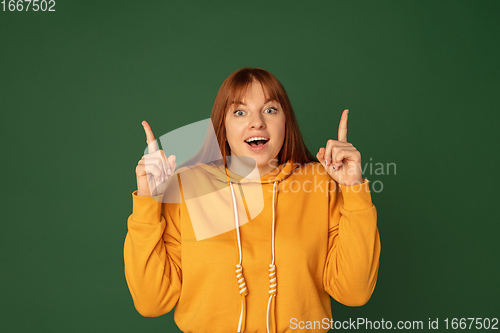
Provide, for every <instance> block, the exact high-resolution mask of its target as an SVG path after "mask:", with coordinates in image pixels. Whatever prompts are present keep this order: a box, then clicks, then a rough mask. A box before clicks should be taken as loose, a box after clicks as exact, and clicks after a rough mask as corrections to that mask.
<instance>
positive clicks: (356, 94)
mask: <svg viewBox="0 0 500 333" xmlns="http://www.w3.org/2000/svg"><path fill="white" fill-rule="evenodd" d="M2 6H3V5H2ZM55 9H56V11H55V12H41V11H39V12H33V11H29V12H10V11H8V10H7V11H1V12H0V50H1V53H0V110H1V123H0V126H1V130H0V133H1V135H2V163H1V172H2V185H3V186H2V191H1V194H0V195H1V202H2V215H1V223H0V247H1V248H0V258H1V273H0V285H1V287H0V288H1V290H0V292H1V296H0V307H1V308H0V329H1V330H2V331H3V332H178V331H179V330H178V329H177V327H176V325H175V323H174V321H173V311H172V312H171V313H169V314H167V315H165V316H162V317H159V318H143V317H142V316H141V315H140V314H139V313H138V312H137V311H136V310H135V308H134V306H133V303H132V299H131V296H130V293H129V291H128V288H127V285H126V281H125V277H124V272H123V265H124V264H123V252H122V251H123V241H124V239H125V235H126V232H127V228H126V221H127V218H128V216H129V215H130V214H131V211H132V197H131V193H132V192H133V191H134V190H135V189H136V183H135V166H136V165H137V162H138V160H139V159H140V158H141V156H142V154H143V151H144V149H145V136H144V132H143V129H142V126H141V121H142V120H147V121H148V122H149V123H150V124H151V126H152V127H153V130H154V132H155V134H156V135H157V137H159V136H160V135H162V134H164V133H167V132H169V131H172V130H174V129H177V128H179V127H182V126H184V125H188V124H190V123H193V122H195V121H199V120H202V119H206V118H208V117H209V115H210V111H211V108H212V105H213V102H214V99H215V95H216V93H217V91H218V89H219V87H220V85H221V83H222V82H223V81H224V79H225V78H226V77H227V76H228V75H229V74H231V73H232V72H233V71H235V70H237V69H239V68H241V67H245V66H250V67H261V68H265V69H267V70H269V71H270V72H271V73H273V74H274V75H275V76H276V77H277V78H278V79H279V80H280V81H281V82H282V83H283V85H284V86H285V88H286V89H287V92H288V94H289V97H290V99H291V101H292V105H293V106H294V109H295V111H296V115H297V117H298V121H299V125H300V127H301V130H302V133H303V135H304V137H305V141H306V143H307V145H308V147H309V149H310V150H311V151H313V152H314V153H316V151H317V150H318V149H319V148H320V147H321V146H324V144H325V142H326V141H327V140H328V139H336V138H337V137H336V136H337V128H338V122H339V119H340V115H341V113H342V110H344V109H345V108H348V109H349V110H350V113H349V125H348V126H349V133H348V137H347V139H348V141H349V142H351V143H353V144H354V146H356V147H357V148H358V150H359V151H360V152H361V155H362V162H363V164H365V163H372V166H373V168H374V169H373V171H375V163H383V164H384V165H387V163H395V164H396V166H397V169H396V170H397V171H396V172H394V169H391V170H390V171H391V172H390V173H389V174H385V175H376V174H374V173H372V174H370V173H368V172H365V174H364V176H365V177H366V178H368V179H370V181H371V182H375V181H377V180H378V181H379V183H378V184H379V185H383V190H382V191H379V193H373V192H372V196H373V202H374V204H375V205H376V207H377V211H378V225H379V230H380V235H381V242H382V254H381V261H380V270H379V276H378V282H377V286H376V289H375V291H374V293H373V296H372V298H371V300H370V301H369V302H368V303H367V304H366V305H365V306H363V307H359V308H351V307H346V306H344V305H341V304H340V303H337V302H336V301H334V300H332V312H333V316H334V319H336V320H348V319H349V318H354V319H355V318H367V319H369V320H372V321H376V320H378V321H380V320H381V319H382V318H383V319H384V320H386V321H387V320H391V321H392V322H393V323H396V322H397V321H399V320H422V321H424V323H425V325H427V322H428V318H432V319H435V318H439V319H440V326H439V328H440V330H444V322H443V320H444V319H445V318H447V317H448V318H450V320H451V318H454V317H457V318H462V317H481V318H493V317H497V318H498V317H500V287H499V286H498V281H499V273H500V264H499V259H498V257H499V254H500V251H499V250H500V246H499V242H498V240H497V239H498V235H499V232H500V227H499V218H498V216H499V213H500V212H499V209H498V206H499V204H498V201H499V200H498V195H497V194H496V193H497V191H496V190H497V188H498V186H499V181H498V178H496V176H495V172H497V168H498V165H499V162H500V160H499V157H498V153H499V151H498V142H499V135H498V127H499V124H500V123H499V120H500V118H499V111H500V110H499V102H498V94H499V91H500V89H499V88H500V84H499V65H498V59H500V52H499V51H500V47H499V43H498V41H499V36H500V34H499V32H500V24H499V22H500V15H499V13H500V11H499V10H500V2H498V1H491V0H490V1H482V0H481V1H350V2H347V1H342V2H340V1H321V2H318V1H311V2H306V1H281V2H274V1H269V2H268V1H266V2H259V1H246V2H235V1H227V2H221V1H219V2H209V1H207V2H198V1H182V2H181V1H154V2H153V1H142V2H139V1H56V6H55ZM368 168H369V164H368ZM386 171H387V170H386ZM377 190H380V188H378V189H377ZM497 327H498V326H497Z"/></svg>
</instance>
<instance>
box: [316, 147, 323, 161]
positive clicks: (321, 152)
mask: <svg viewBox="0 0 500 333" xmlns="http://www.w3.org/2000/svg"><path fill="white" fill-rule="evenodd" d="M316 158H317V159H318V161H319V162H320V163H321V164H325V148H320V149H319V151H318V153H317V154H316Z"/></svg>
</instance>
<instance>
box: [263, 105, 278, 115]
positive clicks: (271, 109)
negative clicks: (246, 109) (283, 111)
mask: <svg viewBox="0 0 500 333" xmlns="http://www.w3.org/2000/svg"><path fill="white" fill-rule="evenodd" d="M268 111H269V112H268ZM264 112H265V113H269V114H274V113H276V112H278V109H277V108H275V107H274V106H270V107H268V108H267V109H266V111H264Z"/></svg>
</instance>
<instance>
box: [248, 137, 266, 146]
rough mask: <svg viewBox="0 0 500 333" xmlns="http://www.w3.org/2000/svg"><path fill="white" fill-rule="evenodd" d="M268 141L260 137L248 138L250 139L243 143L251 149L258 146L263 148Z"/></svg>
mask: <svg viewBox="0 0 500 333" xmlns="http://www.w3.org/2000/svg"><path fill="white" fill-rule="evenodd" d="M268 141H269V139H266V138H262V137H258V138H250V139H248V140H245V142H246V143H247V145H249V146H251V147H259V146H263V145H265V144H266V143H267V142H268Z"/></svg>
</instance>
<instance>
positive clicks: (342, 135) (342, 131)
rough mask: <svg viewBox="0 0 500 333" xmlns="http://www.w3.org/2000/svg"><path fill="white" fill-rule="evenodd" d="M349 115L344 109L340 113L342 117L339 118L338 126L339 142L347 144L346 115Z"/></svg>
mask: <svg viewBox="0 0 500 333" xmlns="http://www.w3.org/2000/svg"><path fill="white" fill-rule="evenodd" d="M348 114H349V110H348V109H345V110H344V112H343V113H342V117H341V118H340V124H339V134H338V136H339V141H342V142H347V115H348Z"/></svg>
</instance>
